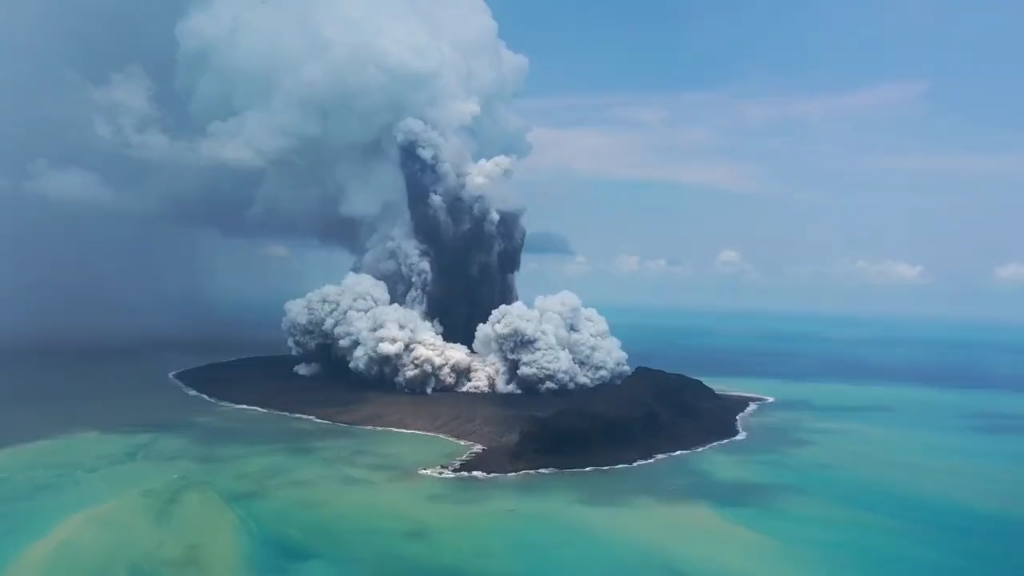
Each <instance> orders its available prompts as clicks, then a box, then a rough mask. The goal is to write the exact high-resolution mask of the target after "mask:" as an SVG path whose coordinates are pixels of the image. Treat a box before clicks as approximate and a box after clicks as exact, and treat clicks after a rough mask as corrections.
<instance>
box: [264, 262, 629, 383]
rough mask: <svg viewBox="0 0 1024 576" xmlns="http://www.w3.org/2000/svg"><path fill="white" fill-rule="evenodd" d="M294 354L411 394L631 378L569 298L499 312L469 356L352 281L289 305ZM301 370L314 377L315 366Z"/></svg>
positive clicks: (619, 355)
mask: <svg viewBox="0 0 1024 576" xmlns="http://www.w3.org/2000/svg"><path fill="white" fill-rule="evenodd" d="M283 327H284V330H285V332H286V333H287V334H288V344H289V346H290V347H291V348H292V351H293V352H295V353H296V354H303V355H313V356H314V357H317V358H320V359H322V358H324V356H330V357H334V358H341V359H344V360H346V361H348V363H349V366H350V367H351V368H352V369H353V370H354V371H356V372H358V373H360V374H363V375H365V376H369V377H372V378H376V379H378V380H379V381H380V382H382V383H384V384H389V383H392V382H393V383H397V385H398V386H399V387H401V388H403V389H405V390H408V391H411V392H426V393H429V392H432V391H434V390H455V391H460V392H521V391H524V390H538V391H546V390H554V389H573V388H578V387H589V386H595V385H598V384H603V383H606V382H615V381H618V380H619V379H621V378H622V377H624V376H626V375H627V374H628V373H629V367H628V366H627V364H626V354H625V352H623V351H622V349H621V348H620V345H619V341H618V340H616V339H615V338H613V337H612V336H611V333H610V331H609V329H608V323H607V322H606V321H605V320H604V318H602V317H601V315H600V314H598V313H597V311H596V310H594V309H592V308H584V307H583V305H582V303H581V302H580V299H579V298H578V297H576V296H575V295H574V294H572V293H570V292H561V293H559V294H556V295H554V296H541V297H539V298H537V300H536V302H535V303H534V307H533V308H532V309H531V308H529V307H527V306H526V305H525V304H523V303H522V302H515V303H513V304H507V305H501V306H499V307H498V308H497V309H496V310H494V311H493V312H492V313H491V314H490V317H489V318H488V319H487V321H486V322H485V323H483V324H481V325H480V326H479V327H477V329H476V334H475V339H474V342H473V350H472V351H471V350H470V349H469V348H467V347H466V346H463V345H462V344H457V343H451V342H446V341H445V340H444V339H443V338H441V336H440V335H439V334H438V333H437V331H436V330H435V327H434V325H433V324H432V323H431V322H429V321H427V320H426V319H425V318H424V317H423V316H422V315H421V314H420V313H418V312H416V311H415V310H411V309H409V308H405V307H403V306H399V305H398V304H394V303H391V301H390V297H389V295H388V291H387V286H386V285H385V284H384V283H383V282H381V281H379V280H376V279H374V278H372V277H370V276H368V275H366V274H358V273H350V274H349V275H348V276H347V277H346V278H345V279H344V281H342V283H341V284H340V285H328V286H324V287H322V288H319V289H317V290H314V291H313V292H310V293H309V294H307V295H306V296H305V297H303V298H299V299H297V300H292V301H290V302H288V303H287V304H286V305H285V319H284V322H283ZM296 368H297V371H298V372H299V373H300V374H301V373H308V372H309V371H310V368H309V364H305V363H304V364H300V365H299V366H298V367H296Z"/></svg>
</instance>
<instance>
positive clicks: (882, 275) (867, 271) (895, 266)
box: [845, 259, 931, 284]
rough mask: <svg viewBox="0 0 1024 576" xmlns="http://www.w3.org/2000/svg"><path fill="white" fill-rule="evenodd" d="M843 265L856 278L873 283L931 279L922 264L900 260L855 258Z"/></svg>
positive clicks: (919, 282) (900, 282)
mask: <svg viewBox="0 0 1024 576" xmlns="http://www.w3.org/2000/svg"><path fill="white" fill-rule="evenodd" d="M845 266H846V268H847V270H848V271H849V272H851V273H852V274H853V275H854V276H856V277H857V278H859V279H861V280H865V281H867V282H871V283H875V284H922V283H925V282H929V281H930V280H931V279H930V278H929V276H928V274H927V271H926V270H925V267H924V266H923V265H921V264H910V263H907V262H903V261H901V260H888V259H887V260H878V261H870V260H857V261H856V262H853V263H850V264H847V265H845Z"/></svg>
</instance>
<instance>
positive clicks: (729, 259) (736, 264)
mask: <svg viewBox="0 0 1024 576" xmlns="http://www.w3.org/2000/svg"><path fill="white" fill-rule="evenodd" d="M714 268H715V271H716V272H719V273H721V274H739V275H744V276H754V275H755V273H756V270H754V267H753V266H752V265H751V264H750V263H749V262H747V261H746V259H744V258H743V255H742V254H740V253H739V252H738V251H736V250H733V249H728V248H727V249H725V250H722V251H721V252H719V253H718V256H716V257H715V264H714Z"/></svg>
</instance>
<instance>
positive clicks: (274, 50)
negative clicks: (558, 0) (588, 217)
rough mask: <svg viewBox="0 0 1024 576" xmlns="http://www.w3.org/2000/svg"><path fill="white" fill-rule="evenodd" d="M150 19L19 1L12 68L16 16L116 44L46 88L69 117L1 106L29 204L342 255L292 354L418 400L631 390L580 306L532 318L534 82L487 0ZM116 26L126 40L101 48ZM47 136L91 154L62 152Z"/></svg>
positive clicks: (206, 8)
mask: <svg viewBox="0 0 1024 576" xmlns="http://www.w3.org/2000/svg"><path fill="white" fill-rule="evenodd" d="M143 4H145V6H149V4H148V3H143ZM143 4H139V3H137V2H127V1H126V0H109V1H108V2H104V3H101V5H97V6H95V7H92V6H90V7H87V8H75V6H77V4H73V3H68V6H67V7H64V6H62V5H61V4H60V3H59V2H58V1H57V0H46V1H43V0H39V1H38V2H28V1H27V0H16V2H15V7H16V8H17V9H16V10H14V11H13V12H12V14H13V16H12V18H14V19H13V20H11V22H14V24H3V25H0V29H3V30H4V32H5V34H3V35H0V36H2V37H0V45H4V46H8V47H10V48H11V52H12V53H15V52H17V51H18V50H20V48H16V47H18V46H21V45H32V44H31V43H28V42H29V41H30V40H33V37H31V36H30V35H27V33H26V34H22V32H21V31H20V28H24V27H23V26H19V25H17V22H19V21H20V20H18V18H22V19H26V20H25V21H28V20H27V19H29V18H35V16H33V15H34V14H36V12H37V11H38V10H36V8H33V7H38V6H43V7H44V8H45V10H43V9H40V10H42V12H40V13H41V14H44V15H45V14H50V13H53V14H64V13H65V12H66V11H67V10H72V12H68V13H69V14H73V16H69V17H68V19H67V20H68V23H67V24H66V26H67V28H68V30H67V31H63V32H61V33H60V34H58V33H57V32H54V37H58V36H59V37H62V38H63V37H67V38H79V37H82V35H83V34H82V33H81V32H82V30H85V31H88V32H90V33H91V34H92V35H93V36H96V37H97V38H100V39H102V40H103V41H104V42H107V44H109V45H107V44H104V45H102V46H98V47H97V48H96V49H95V50H94V52H95V54H96V55H104V56H105V57H108V58H107V60H104V61H102V62H101V63H97V64H95V65H94V66H93V67H90V68H88V69H85V68H83V69H76V70H75V75H74V78H72V79H71V80H68V79H67V78H66V77H65V76H59V78H58V77H57V76H54V77H53V78H49V77H47V78H46V81H47V82H48V83H52V85H53V86H57V87H60V89H59V90H49V91H47V92H46V93H47V94H51V95H54V97H56V95H62V96H63V95H72V96H73V97H71V96H69V97H68V98H67V100H68V101H67V102H63V101H62V102H59V103H47V105H45V106H44V105H42V104H41V105H40V108H39V110H40V111H41V112H40V113H39V114H38V118H35V117H25V118H22V117H20V116H18V115H9V116H8V115H3V114H4V110H3V109H0V118H3V119H4V120H5V125H7V126H9V127H12V130H13V132H12V134H15V135H16V136H18V138H15V139H14V140H12V142H13V141H15V140H16V141H17V142H18V145H17V146H14V145H12V146H8V147H6V148H4V149H3V150H4V155H3V159H4V161H5V164H4V165H2V166H0V171H2V172H3V175H4V177H5V178H7V179H9V180H11V181H12V182H13V187H15V188H18V189H20V192H23V193H24V194H25V195H26V198H27V195H28V194H32V195H33V201H35V200H39V202H47V203H50V204H52V205H53V206H58V205H60V204H64V205H65V207H64V209H65V210H67V211H69V212H71V211H76V212H77V211H84V210H85V208H84V207H85V206H86V204H87V205H88V209H89V210H90V211H94V212H97V213H98V212H100V211H104V210H107V211H109V213H110V214H112V215H113V216H111V218H113V217H115V216H116V218H118V219H120V220H132V219H133V220H134V221H135V222H137V223H141V224H140V226H142V227H147V225H146V223H147V222H159V223H160V224H161V225H169V227H172V228H173V227H175V226H181V225H185V226H189V227H195V228H203V229H208V228H212V229H215V230H218V231H220V232H222V233H224V234H227V235H239V236H250V237H261V238H291V239H306V240H309V239H312V240H316V241H319V242H323V243H326V244H330V245H334V246H338V247H342V248H344V249H346V250H347V251H349V252H350V253H351V254H352V255H354V256H355V258H356V264H355V268H354V272H355V274H354V275H353V276H350V277H349V278H348V279H346V281H345V282H343V283H342V284H340V285H338V286H334V287H325V288H323V289H321V291H319V292H314V293H312V294H310V295H309V296H308V297H307V298H305V299H300V301H299V302H306V304H305V305H302V304H289V312H288V319H286V321H285V324H286V329H288V331H289V336H290V337H291V339H292V341H293V344H295V346H296V347H297V350H305V349H306V348H305V347H307V346H313V347H316V346H319V347H321V348H323V347H325V346H326V347H327V348H329V349H331V350H333V353H334V354H335V355H336V356H340V357H341V358H343V359H344V360H345V361H347V362H349V363H350V364H351V365H352V366H353V367H354V368H357V369H359V370H360V371H363V372H365V373H367V374H376V375H379V376H380V377H381V378H386V379H391V380H394V381H398V382H400V383H401V385H402V386H404V387H406V388H408V389H410V390H423V391H427V390H432V389H434V388H452V389H461V390H492V391H514V390H521V389H527V388H530V387H535V388H550V387H572V386H586V385H593V384H598V383H601V382H603V381H612V380H615V379H616V378H618V377H621V375H622V374H623V373H624V371H625V370H626V368H625V355H624V354H622V353H621V350H619V344H618V342H617V341H616V340H614V339H613V338H611V336H610V335H609V334H608V330H607V323H605V322H604V321H603V320H602V319H601V318H600V316H598V315H597V314H596V312H594V311H593V310H589V309H584V308H582V305H581V304H579V301H578V299H575V297H573V296H571V295H568V294H562V295H558V296H555V297H551V299H549V300H538V302H537V304H536V306H535V308H533V309H530V308H527V307H526V306H524V305H522V304H518V303H516V301H517V300H518V294H517V292H516V285H515V277H516V273H517V271H518V269H519V266H520V257H521V254H522V252H523V243H524V238H525V230H524V227H523V224H522V211H521V210H519V209H515V208H511V207H508V206H505V205H499V202H497V200H496V199H495V198H494V197H493V194H492V192H491V190H492V188H493V183H494V182H495V181H497V180H500V179H502V178H505V177H507V176H508V175H509V174H510V173H511V171H512V168H513V166H514V163H515V160H516V159H517V158H522V157H524V156H525V155H527V154H528V153H529V151H530V146H529V143H528V140H527V138H526V133H527V127H526V126H525V125H524V124H523V123H522V122H521V121H519V119H517V118H516V117H515V116H514V115H513V114H512V113H511V112H510V103H511V101H512V98H513V96H514V95H515V94H516V93H517V92H518V91H519V90H520V88H521V87H522V84H523V82H524V80H525V77H526V72H527V68H528V65H527V60H526V58H525V57H523V56H521V55H519V54H516V53H514V52H512V51H511V50H509V49H508V48H507V47H506V45H505V43H504V42H503V41H502V40H501V39H500V37H499V36H498V28H497V24H496V23H495V22H494V19H493V17H492V15H491V12H490V10H489V9H488V7H487V5H486V3H485V2H484V1H483V0H429V1H428V0H341V1H339V0H168V1H167V2H165V3H157V4H159V6H157V4H154V5H153V8H152V10H153V11H154V12H153V14H152V15H151V16H152V17H151V18H150V17H148V16H149V13H148V12H146V9H144V7H143ZM65 8H66V10H65ZM128 15H131V17H129V16H128ZM40 18H42V16H40ZM108 20H110V21H112V22H119V23H120V25H118V26H115V27H113V28H112V29H111V32H110V33H109V34H98V33H97V31H98V30H99V29H100V24H104V25H105V23H106V22H107V21H108ZM171 23H174V24H173V25H170V24H171ZM79 26H81V28H82V30H79V29H78V27H79ZM26 29H27V28H26ZM104 30H106V28H104ZM33 41H35V40H33ZM122 44H123V45H131V46H138V47H140V48H139V49H133V50H129V51H126V50H121V49H120V48H121V47H122ZM78 50H79V48H78V47H77V46H74V47H73V46H70V45H69V46H68V47H67V49H66V51H67V54H61V55H60V57H59V61H61V62H64V61H67V62H74V61H75V60H76V58H77V57H78ZM113 55H116V58H115V57H114V56H113ZM55 61H57V60H55ZM22 68H24V70H22ZM22 68H18V69H17V70H16V71H17V72H19V73H21V72H22V71H23V72H24V73H25V74H26V75H27V74H29V73H30V72H32V71H34V70H37V69H51V68H52V69H53V70H56V69H57V68H58V67H51V68H45V67H39V66H36V65H29V64H26V65H25V66H23V67H22ZM60 69H61V70H64V69H65V68H63V67H61V68H60ZM112 71H113V72H112ZM14 77H18V76H14ZM47 85H49V84H47ZM14 93H15V92H10V94H14ZM19 93H20V92H19ZM6 94H8V92H5V91H2V90H0V96H3V95H6ZM0 108H3V107H0ZM52 110H61V111H62V115H54V114H51V113H50V111H52ZM42 111H46V114H43V113H42ZM41 119H52V120H47V121H48V122H58V121H60V122H66V125H65V124H62V125H61V126H62V130H61V131H60V133H68V134H74V135H75V137H74V138H67V139H64V140H62V141H61V142H62V146H64V147H67V146H71V145H72V144H74V145H76V146H80V147H81V149H80V150H77V151H76V152H75V153H74V154H67V153H65V152H64V149H63V148H62V147H61V146H50V145H49V143H50V142H51V141H52V140H55V139H53V138H49V137H47V138H40V137H39V136H38V134H39V131H38V129H37V128H38V126H37V125H36V124H38V121H41ZM30 120H31V122H30ZM22 136H24V137H22ZM47 146H49V147H47ZM82 183H88V184H89V185H88V186H82V185H81V184H82ZM69 190H70V191H74V192H75V194H70V193H68V191H69ZM86 201H88V202H86ZM73 203H74V204H73ZM142 252H144V251H142ZM186 264H187V263H186ZM371 280H372V282H371ZM366 303H373V306H372V307H371V308H366V309H365V310H364V308H365V306H366V305H368V304H366ZM303 306H306V307H307V308H308V309H306V308H303ZM361 306H362V307H361ZM353 307H354V308H353ZM332 310H333V311H335V312H337V311H338V310H347V311H348V312H347V313H346V314H343V315H341V316H338V315H337V314H335V313H334V312H331V311H332ZM596 351H600V353H598V352H596ZM317 369H318V368H317V367H316V366H314V365H313V364H308V365H304V366H302V367H301V368H299V370H301V371H303V372H306V373H312V372H314V371H315V370H317Z"/></svg>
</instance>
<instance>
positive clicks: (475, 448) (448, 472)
mask: <svg viewBox="0 0 1024 576" xmlns="http://www.w3.org/2000/svg"><path fill="white" fill-rule="evenodd" d="M259 357H260V356H239V357H237V358H229V359H227V360H219V361H217V362H209V363H206V364H201V365H199V366H194V367H191V368H182V369H181V370H175V371H174V372H171V373H170V374H168V375H167V376H168V377H169V378H170V379H171V381H172V382H174V383H175V384H177V385H178V387H179V388H181V389H182V390H183V391H184V392H185V393H186V394H188V395H189V396H197V397H199V398H202V399H204V400H206V401H208V402H212V403H214V404H217V405H218V406H225V407H228V408H239V409H242V410H254V411H256V412H263V413H266V414H277V415H280V416H290V417H292V418H301V419H303V420H309V421H312V422H317V423H319V424H330V425H333V426H345V427H348V428H362V429H364V430H387V431H389V432H402V433H403V434H420V435H422V436H434V437H437V438H444V439H445V440H448V441H451V442H455V443H457V444H461V445H463V446H468V447H469V451H467V452H466V453H465V454H463V455H462V456H459V457H458V458H456V459H455V460H452V461H451V462H449V463H448V464H445V465H443V466H434V467H430V468H423V469H421V470H419V473H420V474H424V475H426V476H433V477H435V478H481V479H483V478H498V477H505V476H520V475H524V474H555V473H562V472H593V471H596V470H614V469H616V468H632V467H634V466H641V465H643V464H650V463H651V462H657V461H658V460H662V459H665V458H669V457H672V456H679V455H681V454H689V453H691V452H700V451H702V450H707V449H708V448H713V447H715V446H719V445H721V444H725V443H726V442H732V441H733V440H743V439H744V438H746V437H747V432H746V431H745V430H744V429H743V422H744V420H745V419H746V418H747V417H748V416H749V415H750V414H752V413H753V412H754V411H755V410H757V408H758V406H760V405H761V404H770V403H772V402H774V401H775V398H773V397H771V396H761V395H759V394H749V393H746V392H733V391H725V390H722V391H717V390H716V391H717V392H719V393H720V394H726V395H729V396H739V397H743V398H751V399H754V400H756V401H755V402H751V403H750V405H749V406H747V408H746V409H745V410H744V411H743V412H740V413H739V414H738V415H737V416H736V429H737V430H738V432H737V433H736V435H735V436H733V437H731V438H726V439H724V440H719V441H717V442H712V443H710V444H705V445H704V446H699V447H697V448H690V449H688V450H677V451H675V452H666V453H664V454H655V455H654V456H652V457H650V458H646V459H644V460H638V461H636V462H633V463H630V464H616V465H614V466H590V467H587V468H566V469H559V468H540V469H537V470H522V471H519V472H508V473H488V472H453V471H452V468H456V467H457V466H458V465H459V464H461V463H463V462H466V461H467V460H469V459H470V458H472V457H473V456H474V455H476V454H478V453H480V452H482V451H483V450H485V449H486V447H485V446H482V445H480V444H477V443H475V442H468V441H466V440H462V439H459V438H455V437H453V436H447V435H445V434H438V433H436V432H424V431H422V430H406V429H404V428H388V427H385V426H361V425H356V424H344V423H342V422H332V421H330V420H324V419H322V418H317V417H316V416H310V415H308V414H293V413H291V412H281V411H279V410H268V409H267V408H260V407H259V406H248V405H246V404H234V403H232V402H225V401H223V400H217V399H216V398H212V397H210V396H207V395H206V394H203V393H202V392H199V391H198V390H194V389H192V388H189V387H188V386H186V385H185V384H184V383H183V382H182V381H181V380H178V378H177V377H176V375H177V374H178V373H179V372H183V371H185V370H192V369H194V368H202V367H204V366H210V365H212V364H220V363H222V362H231V361H233V360H247V359H249V358H259Z"/></svg>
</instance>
